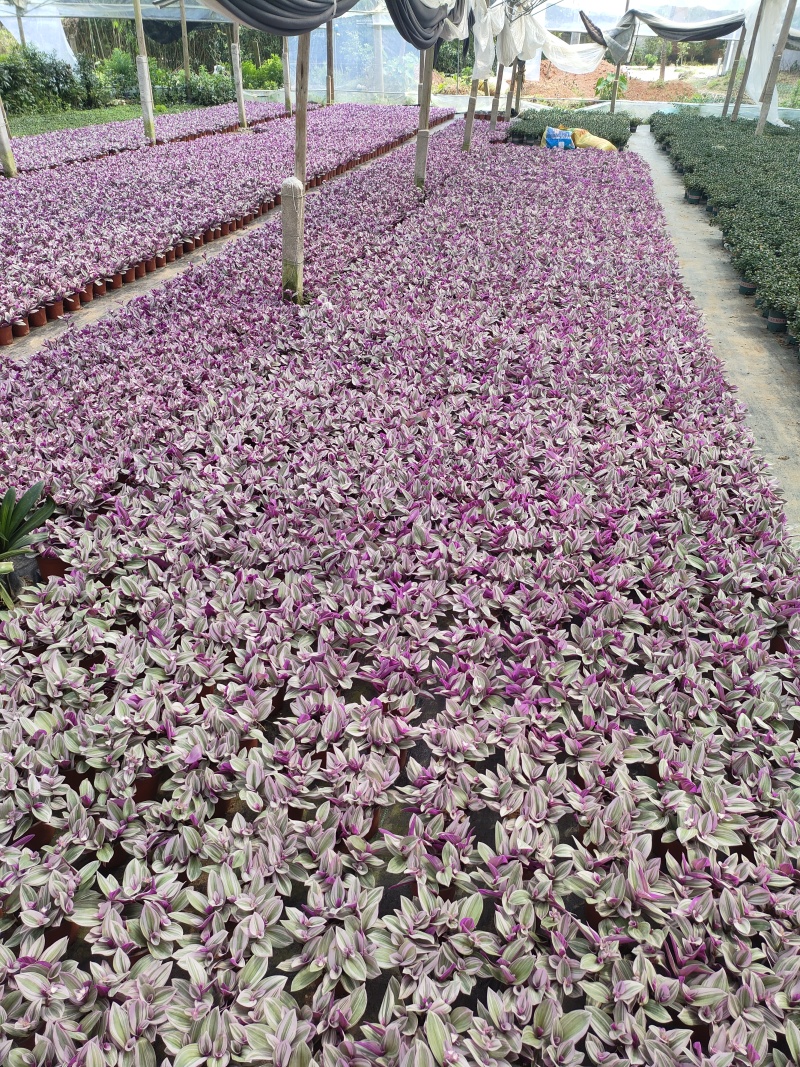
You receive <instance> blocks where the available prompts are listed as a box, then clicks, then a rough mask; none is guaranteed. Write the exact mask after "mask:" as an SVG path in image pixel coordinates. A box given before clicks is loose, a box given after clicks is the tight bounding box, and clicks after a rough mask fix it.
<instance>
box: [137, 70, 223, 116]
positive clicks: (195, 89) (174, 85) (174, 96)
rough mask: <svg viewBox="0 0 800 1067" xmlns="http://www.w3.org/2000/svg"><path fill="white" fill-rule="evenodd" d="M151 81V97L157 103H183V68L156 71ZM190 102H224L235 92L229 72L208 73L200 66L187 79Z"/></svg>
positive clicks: (184, 89)
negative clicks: (156, 74)
mask: <svg viewBox="0 0 800 1067" xmlns="http://www.w3.org/2000/svg"><path fill="white" fill-rule="evenodd" d="M151 81H152V82H153V99H154V100H155V102H156V103H158V104H185V103H186V102H187V101H186V78H185V75H184V72H183V70H173V71H163V70H159V71H158V81H155V80H153V79H152V77H151ZM189 95H190V97H191V103H192V104H193V105H197V106H199V107H205V106H207V105H209V104H226V103H227V102H228V101H229V100H233V98H234V96H235V93H234V89H233V79H232V78H231V76H230V75H229V74H209V72H208V71H207V70H206V68H205V67H201V68H200V70H199V71H198V72H197V73H196V74H192V76H191V77H190V79H189Z"/></svg>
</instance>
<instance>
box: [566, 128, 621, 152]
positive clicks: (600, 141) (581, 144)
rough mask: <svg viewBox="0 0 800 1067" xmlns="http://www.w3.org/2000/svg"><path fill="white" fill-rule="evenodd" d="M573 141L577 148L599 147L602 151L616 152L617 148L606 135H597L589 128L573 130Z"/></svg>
mask: <svg viewBox="0 0 800 1067" xmlns="http://www.w3.org/2000/svg"><path fill="white" fill-rule="evenodd" d="M572 141H573V144H574V145H575V147H576V148H599V149H600V151H601V152H616V150H617V149H616V148H615V146H614V145H613V144H612V143H611V142H610V141H607V140H606V139H605V137H595V135H594V134H593V133H589V131H588V130H573V131H572Z"/></svg>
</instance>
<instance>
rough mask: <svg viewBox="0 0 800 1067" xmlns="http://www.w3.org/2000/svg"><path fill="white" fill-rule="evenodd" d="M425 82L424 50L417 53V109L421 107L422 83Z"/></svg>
mask: <svg viewBox="0 0 800 1067" xmlns="http://www.w3.org/2000/svg"><path fill="white" fill-rule="evenodd" d="M424 80H425V50H424V49H423V48H421V49H420V51H419V80H418V82H417V107H422V83H423V81H424Z"/></svg>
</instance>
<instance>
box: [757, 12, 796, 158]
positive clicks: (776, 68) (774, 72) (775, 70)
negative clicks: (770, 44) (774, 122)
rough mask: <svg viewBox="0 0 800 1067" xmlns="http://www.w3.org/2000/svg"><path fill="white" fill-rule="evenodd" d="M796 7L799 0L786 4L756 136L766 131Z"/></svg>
mask: <svg viewBox="0 0 800 1067" xmlns="http://www.w3.org/2000/svg"><path fill="white" fill-rule="evenodd" d="M796 7H797V0H789V3H788V4H787V5H786V14H785V15H784V16H783V24H782V25H781V32H780V33H779V34H778V40H777V41H776V43H775V51H774V52H773V53H772V63H771V64H770V68H769V74H768V75H767V80H766V82H765V83H764V92H763V94H762V96H761V114H760V115H759V116H758V123H757V124H756V137H760V136H761V134H762V133H763V132H764V127H765V126H766V124H767V115H768V114H769V109H770V105H771V103H772V94H773V92H774V91H775V86H776V84H777V82H778V74H779V73H780V69H781V59H783V50H784V48H785V47H786V40H787V38H788V36H789V31H790V30H791V28H792V19H793V18H794V11H795V8H796Z"/></svg>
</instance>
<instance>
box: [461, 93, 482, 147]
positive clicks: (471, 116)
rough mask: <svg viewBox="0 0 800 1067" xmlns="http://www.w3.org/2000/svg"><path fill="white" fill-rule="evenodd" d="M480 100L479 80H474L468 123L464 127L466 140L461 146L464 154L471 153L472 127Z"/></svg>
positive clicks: (468, 108)
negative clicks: (476, 106)
mask: <svg viewBox="0 0 800 1067" xmlns="http://www.w3.org/2000/svg"><path fill="white" fill-rule="evenodd" d="M477 100H478V79H477V78H473V79H472V85H471V86H470V88H469V103H468V104H467V121H466V124H465V126H464V140H463V142H462V144H461V150H462V152H469V148H470V145H471V144H472V127H473V126H474V124H475V104H476V103H477Z"/></svg>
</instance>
